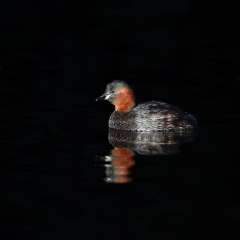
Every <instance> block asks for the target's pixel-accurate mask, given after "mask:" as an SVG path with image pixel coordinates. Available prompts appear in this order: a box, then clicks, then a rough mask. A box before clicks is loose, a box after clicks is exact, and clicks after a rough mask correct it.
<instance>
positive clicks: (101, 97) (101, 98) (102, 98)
mask: <svg viewBox="0 0 240 240" xmlns="http://www.w3.org/2000/svg"><path fill="white" fill-rule="evenodd" d="M102 100H105V94H103V95H101V96H100V97H98V98H96V101H102Z"/></svg>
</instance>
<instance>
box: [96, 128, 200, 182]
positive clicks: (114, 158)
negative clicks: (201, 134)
mask: <svg viewBox="0 0 240 240" xmlns="http://www.w3.org/2000/svg"><path fill="white" fill-rule="evenodd" d="M194 135H195V134H194V133H193V132H192V131H190V132H186V131H185V132H177V133H176V132H169V131H168V132H129V131H122V130H121V131H119V130H113V129H109V133H108V141H109V143H110V144H111V145H112V146H113V149H112V150H111V151H110V154H109V155H106V156H103V157H101V159H102V160H104V167H105V179H104V180H105V182H108V183H129V182H131V181H132V177H131V169H132V168H133V166H134V165H135V153H136V154H139V155H145V156H151V155H171V154H177V153H179V146H180V145H181V144H182V143H185V142H191V141H192V140H193V139H194Z"/></svg>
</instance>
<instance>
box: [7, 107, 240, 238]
mask: <svg viewBox="0 0 240 240" xmlns="http://www.w3.org/2000/svg"><path fill="white" fill-rule="evenodd" d="M93 105H94V104H93ZM97 108H98V107H96V109H97ZM99 108H101V107H99ZM83 112H84V111H83ZM79 113H81V109H80V110H79ZM79 113H78V114H79ZM34 114H36V115H37V114H40V113H37V112H36V113H34ZM78 114H76V116H78ZM84 114H85V117H86V119H88V121H89V124H87V125H85V126H83V125H81V124H83V123H84V124H85V121H82V122H80V121H78V123H79V124H77V123H76V121H75V120H74V118H73V116H71V118H66V121H67V122H65V124H66V125H64V126H62V125H61V128H59V126H58V127H57V126H56V128H53V126H54V124H52V125H51V127H49V128H47V126H46V125H44V119H43V118H38V120H36V121H35V124H36V125H35V126H34V127H32V128H31V130H27V128H25V129H24V130H25V131H26V132H25V138H24V137H21V138H19V142H18V146H17V148H18V156H17V165H16V167H17V168H16V179H17V189H16V192H15V193H14V194H13V195H14V199H15V200H14V205H15V207H16V211H15V213H17V219H16V222H15V223H14V228H13V229H14V231H16V232H17V234H22V233H24V235H27V236H29V237H30V238H31V239H66V238H70V239H113V238H114V239H123V238H125V239H130V238H131V239H157V238H164V239H182V238H185V239H186V238H187V239H201V238H204V237H205V236H206V234H207V235H208V236H210V237H213V238H215V237H217V236H220V235H222V234H224V236H226V237H228V236H229V234H230V233H229V231H231V233H232V231H233V230H234V229H235V227H236V224H237V220H238V216H239V215H238V213H239V206H238V205H237V198H236V191H237V186H236V184H235V181H236V180H237V178H238V173H237V171H236V167H237V166H236V165H237V157H233V156H237V155H238V154H239V147H238V138H237V136H238V134H239V132H238V130H237V129H236V128H235V127H233V126H231V125H230V124H227V123H226V124H221V123H214V124H210V123H209V124H202V125H200V128H199V131H198V134H197V136H196V138H195V140H194V141H193V142H190V143H185V144H182V145H181V146H180V147H179V151H177V152H174V153H173V154H170V155H168V154H163V155H161V154H160V155H153V156H144V155H139V154H137V153H135V156H134V157H133V161H134V163H133V164H130V165H131V166H130V167H129V168H128V167H127V171H128V173H129V175H130V176H131V181H130V179H128V178H127V180H126V179H125V180H126V181H125V180H124V181H121V179H120V181H118V180H119V179H117V178H115V179H114V177H112V182H111V181H106V179H107V178H109V176H110V178H111V176H112V174H111V172H110V174H109V171H108V173H107V162H104V161H103V160H102V159H101V157H103V156H107V155H110V152H111V150H112V149H113V146H112V145H111V144H110V143H109V142H108V129H107V127H106V126H107V123H106V122H105V120H106V119H107V118H108V112H105V113H104V112H101V111H98V110H97V111H96V112H94V113H91V114H90V113H89V114H86V112H84ZM104 115H106V116H105V117H104ZM99 116H101V117H99ZM70 119H73V121H72V123H71V121H70ZM94 123H95V125H94ZM101 124H102V126H101ZM26 133H28V134H26ZM108 164H109V163H108ZM113 175H114V174H113ZM125 175H126V174H125ZM114 182H115V183H114ZM119 182H121V184H120V183H119ZM12 201H13V198H11V201H10V202H12ZM19 236H21V235H19Z"/></svg>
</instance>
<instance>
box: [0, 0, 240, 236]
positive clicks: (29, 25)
mask: <svg viewBox="0 0 240 240" xmlns="http://www.w3.org/2000/svg"><path fill="white" fill-rule="evenodd" d="M11 2H14V1H11ZM129 2H130V1H115V2H114V1H112V2H111V1H106V2H105V3H104V4H102V2H99V3H98V4H93V5H92V3H91V2H89V3H88V6H87V7H85V8H84V7H75V6H74V4H73V5H72V8H71V7H70V9H69V10H70V11H69V12H67V11H68V10H67V8H65V7H64V5H65V4H63V2H62V1H57V2H56V3H55V2H52V3H51V4H50V2H49V1H48V2H46V3H45V2H44V1H41V2H38V1H36V2H34V3H31V4H30V1H29V3H25V4H23V3H22V1H21V3H20V1H19V3H18V4H12V3H10V2H9V3H8V4H7V3H6V4H5V6H4V7H3V8H2V7H0V13H1V16H0V19H1V22H0V26H1V36H0V52H1V54H0V80H1V83H2V84H3V85H4V86H3V87H1V88H0V91H1V92H0V95H1V98H3V100H1V103H3V104H2V105H3V106H2V105H1V127H2V128H1V129H7V137H6V138H5V136H4V135H3V136H4V137H3V139H2V144H1V147H2V149H1V151H2V152H1V153H2V155H1V156H2V161H1V168H0V172H1V175H0V177H1V178H0V179H1V183H2V186H1V193H2V199H4V198H5V197H7V198H8V200H7V204H6V205H5V204H1V213H2V214H3V217H2V218H1V219H2V220H1V226H3V230H4V232H6V233H7V234H9V235H7V236H10V234H11V235H12V234H13V235H14V237H15V239H28V238H29V239H34V240H35V239H41V240H48V239H51V240H52V239H83V240H89V239H103V240H105V239H121V240H122V239H132V240H133V239H154V240H155V239H194V240H195V239H206V238H211V239H217V238H220V237H224V238H225V239H239V238H238V237H237V236H238V227H239V217H240V207H239V206H240V205H239V200H240V199H239V197H238V191H239V187H238V184H237V182H238V181H239V163H238V158H239V153H240V148H239V134H240V131H239V120H240V114H239V110H238V109H239V106H238V101H237V99H238V95H239V76H240V72H239V64H240V62H239V54H240V48H239V42H240V41H239V37H238V31H237V29H238V21H237V20H235V21H232V20H230V19H228V18H227V17H226V15H225V14H226V12H227V11H228V10H230V7H229V5H230V4H229V5H228V7H227V8H226V6H225V4H224V5H223V4H222V5H221V4H220V3H219V4H218V5H217V6H216V4H215V3H214V4H213V3H212V4H210V3H209V2H208V1H207V2H205V1H201V2H198V1H197V2H194V3H192V1H182V3H181V4H180V3H178V2H175V3H174V1H170V3H169V2H166V3H164V2H161V3H160V2H159V1H148V2H149V5H148V6H147V7H145V4H143V2H141V1H132V2H131V4H130V3H129ZM158 2H159V5H158V4H157V3H158ZM129 4H130V5H131V6H130V5H129ZM216 7H219V8H222V9H221V11H219V10H216ZM86 9H87V10H86ZM236 9H238V8H236ZM65 10H66V13H67V14H66V13H65ZM213 13H216V16H213ZM236 16H238V13H236ZM82 17H83V18H84V20H82ZM113 79H123V80H125V79H126V80H129V81H130V83H131V86H133V87H134V89H135V90H136V95H137V96H136V97H137V101H138V102H143V101H147V100H164V101H167V102H169V103H171V104H175V105H177V106H179V107H180V108H182V109H183V110H184V111H188V112H190V113H192V114H193V115H194V116H195V117H196V118H197V120H198V122H199V129H198V133H197V136H196V138H195V139H194V141H192V142H188V143H184V144H181V145H180V146H179V148H177V151H174V152H173V154H169V155H168V154H160V155H151V156H147V155H141V154H138V153H137V152H135V153H134V154H135V155H131V154H132V153H133V152H134V151H133V152H132V151H131V150H130V152H128V151H127V150H126V149H125V151H127V152H126V153H125V154H127V156H128V158H127V160H126V159H125V158H124V159H122V161H120V163H119V162H114V164H113V163H111V162H109V161H108V160H109V158H106V156H111V154H113V153H114V152H112V150H113V149H114V146H112V145H111V144H110V143H109V141H108V128H107V121H108V118H109V115H110V113H111V111H112V107H111V106H110V105H108V104H103V103H102V104H96V103H95V102H94V99H95V98H96V97H97V96H99V95H100V94H101V93H102V92H103V90H104V88H105V85H106V83H107V82H110V81H111V80H113ZM5 126H8V127H7V128H6V127H5ZM115 150H116V149H115ZM118 150H119V149H118ZM175 150H176V149H175ZM5 152H6V153H7V154H5ZM5 156H8V158H6V157H5ZM104 156H105V158H104ZM4 157H5V158H4ZM5 159H6V160H5ZM104 159H105V161H104ZM120 160H121V159H120ZM119 164H120V165H119ZM121 174H122V175H121ZM120 182H121V183H120ZM1 239H5V238H4V237H2V236H1Z"/></svg>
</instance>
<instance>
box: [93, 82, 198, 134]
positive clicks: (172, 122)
mask: <svg viewBox="0 0 240 240" xmlns="http://www.w3.org/2000/svg"><path fill="white" fill-rule="evenodd" d="M99 100H106V101H109V102H110V103H111V104H113V105H114V107H115V111H114V112H113V113H112V114H111V116H110V118H109V122H108V126H109V128H110V129H116V130H126V131H131V132H155V131H175V132H183V131H193V130H194V129H196V127H197V120H196V118H195V117H194V116H193V115H192V114H189V113H187V112H184V111H182V110H181V109H180V108H178V107H176V106H173V105H171V104H168V103H166V102H162V101H148V102H144V103H140V104H138V105H136V101H135V94H134V91H133V89H132V88H131V87H130V86H129V84H127V83H126V82H125V81H123V80H114V81H112V82H111V83H109V84H107V86H106V89H105V92H104V93H103V94H102V95H101V96H100V97H98V98H97V99H96V101H99Z"/></svg>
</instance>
